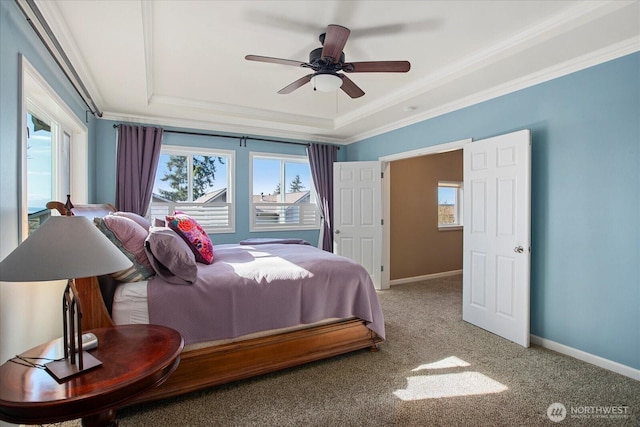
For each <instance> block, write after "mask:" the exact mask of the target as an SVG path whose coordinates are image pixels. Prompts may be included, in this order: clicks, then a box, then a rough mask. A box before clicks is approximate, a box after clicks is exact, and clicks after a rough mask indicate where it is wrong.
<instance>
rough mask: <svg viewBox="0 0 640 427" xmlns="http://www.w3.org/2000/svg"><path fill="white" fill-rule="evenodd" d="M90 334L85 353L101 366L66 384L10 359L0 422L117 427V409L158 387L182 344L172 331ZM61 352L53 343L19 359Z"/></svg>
mask: <svg viewBox="0 0 640 427" xmlns="http://www.w3.org/2000/svg"><path fill="white" fill-rule="evenodd" d="M91 332H93V333H94V334H95V335H96V336H97V337H98V347H97V348H96V349H94V350H90V351H89V353H90V354H91V355H92V356H94V357H95V358H97V359H98V360H100V361H101V362H102V365H101V366H98V367H96V368H93V369H91V370H89V371H85V372H82V373H80V374H78V375H77V376H74V377H72V378H70V379H68V380H67V381H64V382H58V381H56V379H54V378H53V377H52V376H51V375H50V374H49V373H48V372H47V371H46V370H44V369H39V368H34V367H28V366H25V365H22V364H18V363H14V362H12V361H7V362H6V363H4V364H3V365H2V366H0V419H1V420H4V421H8V422H11V423H17V424H20V423H24V424H44V423H53V422H58V421H65V420H71V419H76V418H82V425H83V426H113V425H117V421H116V410H117V408H118V407H121V406H124V405H125V404H126V403H127V400H129V399H130V398H132V397H134V396H136V395H137V394H139V393H141V392H143V391H145V390H147V389H149V388H151V387H155V386H157V385H159V384H161V383H162V382H163V381H164V380H165V379H167V377H168V376H169V375H170V374H171V373H172V372H173V371H174V370H175V369H176V367H177V366H178V364H179V363H180V352H181V351H182V348H183V346H184V341H183V339H182V336H180V334H179V333H178V332H176V331H174V330H173V329H170V328H166V327H164V326H158V325H122V326H114V327H109V328H101V329H94V330H92V331H91ZM62 351H63V349H62V345H61V340H60V339H58V340H53V341H50V342H48V343H46V344H42V345H39V346H37V347H34V348H32V349H31V350H28V351H25V352H24V353H22V354H21V355H20V356H22V357H27V358H37V357H42V358H48V359H57V358H60V357H61V356H62ZM30 360H34V359H30ZM38 363H44V362H43V361H38Z"/></svg>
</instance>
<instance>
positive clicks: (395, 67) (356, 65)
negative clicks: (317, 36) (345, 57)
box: [342, 61, 411, 73]
mask: <svg viewBox="0 0 640 427" xmlns="http://www.w3.org/2000/svg"><path fill="white" fill-rule="evenodd" d="M410 69H411V63H410V62H409V61H370V62H349V63H346V64H344V65H343V67H342V71H344V72H346V73H406V72H407V71H409V70H410Z"/></svg>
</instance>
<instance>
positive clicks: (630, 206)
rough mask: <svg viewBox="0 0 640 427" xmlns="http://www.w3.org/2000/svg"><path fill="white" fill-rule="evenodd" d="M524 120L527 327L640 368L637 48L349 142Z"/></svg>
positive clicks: (373, 144)
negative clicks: (528, 191)
mask: <svg viewBox="0 0 640 427" xmlns="http://www.w3.org/2000/svg"><path fill="white" fill-rule="evenodd" d="M525 128H527V129H531V131H532V212H531V216H532V225H531V227H532V230H531V233H532V236H531V237H532V254H531V263H532V264H531V268H532V270H531V333H532V334H534V335H537V336H540V337H542V338H546V339H549V340H552V341H555V342H558V343H561V344H564V345H567V346H569V347H573V348H576V349H580V350H583V351H586V352H588V353H591V354H594V355H598V356H600V357H603V358H605V359H609V360H612V361H616V362H618V363H622V364H624V365H627V366H631V367H633V368H636V369H640V53H635V54H632V55H628V56H626V57H623V58H619V59H616V60H614V61H610V62H607V63H604V64H601V65H598V66H595V67H592V68H589V69H586V70H583V71H580V72H577V73H573V74H571V75H568V76H565V77H562V78H558V79H554V80H552V81H549V82H546V83H543V84H539V85H536V86H533V87H531V88H527V89H524V90H520V91H518V92H515V93H512V94H509V95H505V96H502V97H499V98H496V99H493V100H490V101H487V102H483V103H479V104H476V105H473V106H471V107H468V108H464V109H461V110H458V111H455V112H452V113H449V114H446V115H443V116H440V117H436V118H433V119H430V120H426V121H423V122H420V123H417V124H414V125H411V126H407V127H405V128H402V129H399V130H396V131H393V132H389V133H386V134H384V135H379V136H376V137H373V138H369V139H367V140H364V141H360V142H357V143H355V144H352V145H349V146H348V148H347V160H348V161H358V160H375V159H377V158H378V157H380V156H384V155H388V154H394V153H399V152H404V151H409V150H413V149H417V148H420V147H426V146H431V145H437V144H441V143H445V142H450V141H455V140H459V139H463V138H469V137H471V138H473V139H482V138H487V137H491V136H495V135H499V134H504V133H508V132H511V131H515V130H519V129H525Z"/></svg>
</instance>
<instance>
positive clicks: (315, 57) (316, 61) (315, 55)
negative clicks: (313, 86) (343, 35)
mask: <svg viewBox="0 0 640 427" xmlns="http://www.w3.org/2000/svg"><path fill="white" fill-rule="evenodd" d="M322 49H323V48H321V47H319V48H317V49H313V50H312V51H311V52H310V53H309V64H311V65H313V66H314V67H317V69H316V68H314V69H315V70H316V71H330V72H335V71H340V70H341V69H342V64H344V52H341V53H340V58H339V59H338V61H336V62H334V63H332V62H331V61H329V60H324V59H322Z"/></svg>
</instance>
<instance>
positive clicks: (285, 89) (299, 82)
mask: <svg viewBox="0 0 640 427" xmlns="http://www.w3.org/2000/svg"><path fill="white" fill-rule="evenodd" d="M311 77H313V74H307V75H306V76H304V77H301V78H299V79H298V80H296V81H295V82H293V83H291V84H290V85H288V86H285V87H283V88H282V89H280V90H279V91H278V93H279V94H280V95H286V94H289V93H291V92H293V91H294V90H296V89H298V88H299V87H301V86H304V85H306V84H307V83H309V82H310V81H311Z"/></svg>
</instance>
